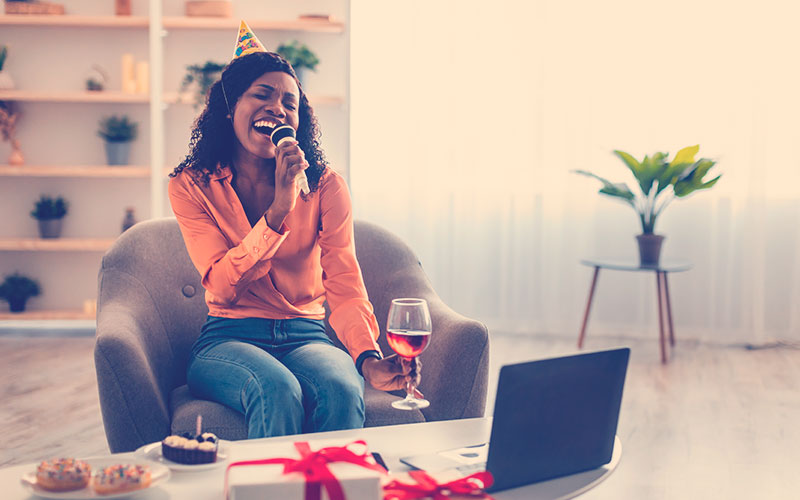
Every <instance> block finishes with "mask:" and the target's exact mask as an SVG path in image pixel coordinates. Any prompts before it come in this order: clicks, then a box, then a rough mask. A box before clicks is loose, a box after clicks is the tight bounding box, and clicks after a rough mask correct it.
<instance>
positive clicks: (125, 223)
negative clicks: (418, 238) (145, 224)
mask: <svg viewBox="0 0 800 500" xmlns="http://www.w3.org/2000/svg"><path fill="white" fill-rule="evenodd" d="M134 224H136V216H135V215H134V208H133V207H128V208H126V209H125V217H124V218H123V219H122V232H123V233H124V232H125V231H127V230H128V229H130V228H131V227H133V225H134Z"/></svg>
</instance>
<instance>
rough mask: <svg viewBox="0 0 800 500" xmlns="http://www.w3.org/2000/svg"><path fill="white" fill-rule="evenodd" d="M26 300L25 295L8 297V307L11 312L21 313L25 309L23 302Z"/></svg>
mask: <svg viewBox="0 0 800 500" xmlns="http://www.w3.org/2000/svg"><path fill="white" fill-rule="evenodd" d="M27 301H28V298H27V297H9V298H8V309H9V310H10V311H11V312H12V313H21V312H23V311H24V310H25V302H27Z"/></svg>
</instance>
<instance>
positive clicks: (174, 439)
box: [161, 415, 219, 465]
mask: <svg viewBox="0 0 800 500" xmlns="http://www.w3.org/2000/svg"><path fill="white" fill-rule="evenodd" d="M200 427H201V418H200V416H199V415H198V417H197V433H196V434H194V435H193V434H191V433H189V432H184V433H183V434H181V435H177V434H173V435H171V436H167V437H166V438H165V439H164V440H163V441H161V455H162V456H163V457H164V458H166V459H167V460H170V461H172V462H177V463H179V464H188V465H195V464H210V463H213V462H216V461H217V450H218V447H219V439H218V438H217V436H215V435H214V434H212V433H210V432H203V433H201V432H200V430H201V429H200Z"/></svg>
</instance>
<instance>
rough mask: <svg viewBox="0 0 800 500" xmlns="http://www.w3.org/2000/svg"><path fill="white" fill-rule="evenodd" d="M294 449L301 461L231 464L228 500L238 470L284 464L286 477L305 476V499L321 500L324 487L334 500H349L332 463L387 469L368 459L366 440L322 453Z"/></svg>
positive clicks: (304, 444) (304, 446) (305, 447)
mask: <svg viewBox="0 0 800 500" xmlns="http://www.w3.org/2000/svg"><path fill="white" fill-rule="evenodd" d="M353 445H360V446H361V447H362V448H363V450H362V451H361V452H360V453H356V452H355V451H353V450H351V449H350V447H351V446H353ZM294 447H295V448H297V451H298V453H300V458H299V459H294V458H267V459H263V460H242V461H240V462H233V463H231V464H230V465H228V468H227V469H225V498H228V473H229V472H230V470H231V469H232V468H234V467H243V466H248V465H271V464H281V465H283V473H284V474H290V473H292V472H299V473H301V474H303V475H304V476H305V480H306V490H305V500H320V498H321V497H322V488H323V487H325V490H326V491H327V492H328V498H329V499H330V500H345V496H344V491H343V490H342V485H341V484H339V480H338V479H336V476H334V475H333V473H332V472H331V471H330V469H329V468H328V464H329V463H333V462H348V463H351V464H355V465H359V466H361V467H365V468H367V469H372V470H376V471H378V472H380V473H382V474H386V470H385V469H384V468H383V467H381V466H380V465H378V464H376V463H373V462H370V461H368V460H367V456H368V455H367V443H366V442H364V441H353V442H352V443H349V444H347V445H346V446H331V447H328V448H322V449H320V450H318V451H311V447H310V446H309V445H308V443H307V442H305V441H303V442H299V443H294Z"/></svg>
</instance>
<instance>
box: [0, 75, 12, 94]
mask: <svg viewBox="0 0 800 500" xmlns="http://www.w3.org/2000/svg"><path fill="white" fill-rule="evenodd" d="M13 88H14V80H13V79H12V78H11V75H9V74H8V71H0V90H11V89H13Z"/></svg>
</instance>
